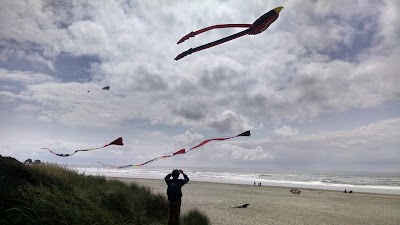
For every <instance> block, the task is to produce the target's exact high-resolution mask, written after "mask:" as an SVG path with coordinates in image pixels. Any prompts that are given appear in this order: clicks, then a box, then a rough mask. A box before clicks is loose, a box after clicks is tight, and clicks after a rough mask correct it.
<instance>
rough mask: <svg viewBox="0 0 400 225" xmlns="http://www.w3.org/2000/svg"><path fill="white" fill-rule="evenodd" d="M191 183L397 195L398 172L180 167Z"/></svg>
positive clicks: (144, 171)
mask: <svg viewBox="0 0 400 225" xmlns="http://www.w3.org/2000/svg"><path fill="white" fill-rule="evenodd" d="M68 167H70V168H72V169H74V170H76V171H78V172H79V173H82V174H85V175H97V176H105V177H122V178H147V179H163V178H164V177H165V176H166V175H167V174H168V173H170V172H171V171H172V169H173V168H170V167H151V166H146V167H131V168H125V169H114V168H108V167H103V166H77V165H75V166H72V165H69V166H68ZM184 171H185V173H186V174H187V175H188V176H189V178H190V180H191V181H206V182H215V183H232V184H248V185H253V184H254V182H256V183H257V184H258V183H261V185H266V186H279V187H288V188H303V189H306V188H310V189H322V190H335V191H344V190H345V189H346V190H347V191H349V190H352V191H353V192H367V193H379V194H395V195H400V173H378V172H315V171H301V172H299V171H296V172H293V171H278V170H265V171H264V170H260V169H233V168H206V167H192V168H184Z"/></svg>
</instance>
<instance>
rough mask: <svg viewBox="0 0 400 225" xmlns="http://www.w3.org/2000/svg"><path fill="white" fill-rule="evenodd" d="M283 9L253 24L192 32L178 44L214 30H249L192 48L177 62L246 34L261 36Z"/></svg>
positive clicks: (231, 25)
mask: <svg viewBox="0 0 400 225" xmlns="http://www.w3.org/2000/svg"><path fill="white" fill-rule="evenodd" d="M282 9H283V7H282V6H280V7H276V8H275V9H272V10H270V11H269V12H267V13H265V14H264V15H262V16H261V17H260V18H258V19H257V20H256V21H254V23H253V24H218V25H214V26H209V27H205V28H203V29H200V30H198V31H192V32H190V33H189V34H187V35H185V36H184V37H183V38H181V39H180V40H179V41H178V43H177V44H180V43H182V42H184V41H186V40H188V39H189V38H191V37H194V36H196V35H198V34H201V33H203V32H206V31H209V30H212V29H220V28H233V27H240V28H248V29H246V30H244V31H241V32H239V33H236V34H233V35H231V36H228V37H225V38H222V39H219V40H217V41H213V42H210V43H208V44H205V45H201V46H199V47H196V48H190V49H189V50H187V51H185V52H182V53H181V54H179V55H178V56H177V57H176V58H175V60H179V59H182V58H183V57H185V56H187V55H190V54H192V53H194V52H198V51H201V50H204V49H207V48H211V47H214V46H216V45H219V44H222V43H225V42H227V41H232V40H233V39H236V38H239V37H242V36H244V35H246V34H248V35H256V34H259V33H261V32H263V31H265V30H266V29H267V28H268V27H269V25H271V24H272V23H273V22H274V21H275V20H276V19H278V17H279V13H280V12H281V10H282Z"/></svg>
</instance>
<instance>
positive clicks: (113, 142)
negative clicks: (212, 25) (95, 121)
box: [42, 137, 124, 157]
mask: <svg viewBox="0 0 400 225" xmlns="http://www.w3.org/2000/svg"><path fill="white" fill-rule="evenodd" d="M110 145H124V143H123V142H122V137H119V138H117V139H115V140H114V141H112V142H111V143H110V144H106V145H104V146H102V147H98V148H88V149H78V150H75V151H74V152H73V153H71V154H60V153H55V152H53V151H51V150H50V149H49V148H42V149H47V150H49V152H51V153H53V154H54V155H57V156H61V157H68V156H72V155H75V154H76V153H77V152H86V151H92V150H97V149H102V148H105V147H108V146H110Z"/></svg>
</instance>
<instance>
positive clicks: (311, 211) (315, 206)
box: [109, 178, 400, 225]
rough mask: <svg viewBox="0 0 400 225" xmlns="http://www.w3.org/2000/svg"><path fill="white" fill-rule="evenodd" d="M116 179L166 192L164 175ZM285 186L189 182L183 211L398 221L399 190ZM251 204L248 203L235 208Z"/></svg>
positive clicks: (230, 221)
mask: <svg viewBox="0 0 400 225" xmlns="http://www.w3.org/2000/svg"><path fill="white" fill-rule="evenodd" d="M109 179H118V180H121V181H124V182H136V183H139V184H141V185H144V186H148V187H150V188H151V189H152V190H153V191H154V192H160V193H163V194H165V193H166V184H165V182H164V180H152V179H128V178H109ZM289 190H290V188H286V187H267V186H261V187H258V186H256V187H254V186H253V185H243V184H221V183H207V182H196V181H189V183H188V184H186V185H185V186H184V187H183V188H182V192H183V198H182V208H181V210H182V212H183V213H184V212H186V211H188V210H189V209H192V208H197V209H198V210H200V211H202V212H203V213H205V214H206V215H207V216H208V217H209V218H210V219H211V222H212V224H215V225H236V224H238V225H266V224H282V225H289V224H307V225H310V224H315V225H322V224H340V225H344V224H351V225H354V224H360V225H361V224H362V225H366V224H374V225H376V224H385V225H390V224H400V195H383V194H370V193H352V194H349V193H348V194H345V193H342V192H337V191H325V190H314V189H300V190H301V193H300V194H292V193H290V192H289ZM245 203H248V204H249V206H248V207H247V208H233V206H235V205H239V204H245Z"/></svg>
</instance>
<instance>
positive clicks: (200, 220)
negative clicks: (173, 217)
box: [181, 209, 210, 225]
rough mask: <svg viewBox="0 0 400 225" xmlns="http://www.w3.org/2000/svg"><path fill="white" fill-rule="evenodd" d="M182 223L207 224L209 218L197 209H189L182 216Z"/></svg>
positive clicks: (191, 224) (190, 224) (188, 224)
mask: <svg viewBox="0 0 400 225" xmlns="http://www.w3.org/2000/svg"><path fill="white" fill-rule="evenodd" d="M181 224H182V225H209V224H210V219H208V217H207V216H205V215H204V214H202V213H201V212H200V211H199V210H197V209H192V210H190V211H189V212H188V213H187V214H186V215H184V216H183V217H182V222H181Z"/></svg>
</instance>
